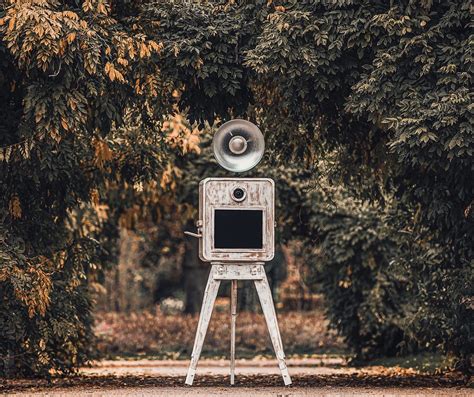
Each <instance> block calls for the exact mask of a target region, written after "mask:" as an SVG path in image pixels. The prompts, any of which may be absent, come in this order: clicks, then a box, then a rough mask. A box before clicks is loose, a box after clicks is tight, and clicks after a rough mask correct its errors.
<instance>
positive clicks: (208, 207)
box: [197, 178, 275, 263]
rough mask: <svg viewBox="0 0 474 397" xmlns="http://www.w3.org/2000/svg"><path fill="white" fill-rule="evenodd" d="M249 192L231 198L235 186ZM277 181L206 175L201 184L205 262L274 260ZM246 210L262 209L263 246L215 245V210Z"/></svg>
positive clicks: (200, 231) (200, 224)
mask: <svg viewBox="0 0 474 397" xmlns="http://www.w3.org/2000/svg"><path fill="white" fill-rule="evenodd" d="M238 187H240V188H242V189H244V190H245V191H246V193H247V194H246V197H245V199H243V200H242V201H235V200H234V199H232V191H233V190H234V189H235V188H238ZM274 201H275V183H274V182H273V180H272V179H269V178H206V179H204V180H202V181H201V182H200V184H199V220H198V222H197V225H198V234H200V235H202V238H201V239H200V240H199V256H200V258H201V260H203V261H205V262H233V263H239V262H261V261H263V262H266V261H270V260H272V259H273V255H274V250H275V248H274V239H275V236H274V235H275V231H274V228H275V214H274V207H275V202H274ZM216 209H245V210H252V209H253V210H262V211H263V217H264V221H263V246H262V248H261V249H240V248H239V249H217V248H214V211H215V210H216Z"/></svg>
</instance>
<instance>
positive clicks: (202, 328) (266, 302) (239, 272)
mask: <svg viewBox="0 0 474 397" xmlns="http://www.w3.org/2000/svg"><path fill="white" fill-rule="evenodd" d="M211 265H212V268H211V273H210V274H209V279H208V280H207V286H206V290H205V292H204V299H203V303H202V307H201V314H200V316H199V322H198V327H197V330H196V338H195V340H194V347H193V352H192V354H191V363H190V364H189V369H188V374H187V376H186V382H185V383H186V384H187V385H192V384H193V380H194V375H195V374H196V368H197V365H198V361H199V357H200V355H201V351H202V345H203V343H204V339H205V337H206V332H207V327H208V325H209V321H210V320H211V315H212V309H213V307H214V302H215V300H216V297H217V292H218V290H219V285H220V283H221V281H222V280H230V281H231V282H232V287H231V338H230V340H231V345H230V384H231V385H233V384H234V379H235V374H234V372H235V323H236V317H237V280H253V282H254V283H255V287H256V288H257V293H258V297H259V299H260V304H261V305H262V311H263V315H264V316H265V321H266V323H267V328H268V332H269V333H270V339H271V341H272V344H273V349H274V350H275V355H276V357H277V360H278V366H279V367H280V371H281V376H282V377H283V382H284V383H285V385H290V384H291V378H290V375H289V373H288V368H287V367H286V363H285V353H284V352H283V343H282V341H281V336H280V330H279V328H278V321H277V317H276V312H275V306H274V305H273V298H272V293H271V290H270V286H269V284H268V280H267V275H266V273H265V268H264V267H263V263H261V262H258V263H252V264H230V263H215V262H212V263H211Z"/></svg>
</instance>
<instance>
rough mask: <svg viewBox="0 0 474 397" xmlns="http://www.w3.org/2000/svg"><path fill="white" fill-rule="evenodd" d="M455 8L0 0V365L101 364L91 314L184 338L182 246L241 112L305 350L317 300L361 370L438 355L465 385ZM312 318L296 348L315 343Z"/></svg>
mask: <svg viewBox="0 0 474 397" xmlns="http://www.w3.org/2000/svg"><path fill="white" fill-rule="evenodd" d="M471 7H472V6H471V4H470V2H468V1H461V0H459V1H455V0H448V1H429V0H406V1H405V0H404V1H398V2H385V1H365V0H332V1H326V0H325V1H322V0H321V1H319V0H316V1H310V0H304V1H296V0H295V1H272V0H265V1H260V0H258V1H246V0H242V1H239V0H235V1H188V0H164V1H163V0H160V1H152V0H144V1H132V0H110V1H107V0H85V1H82V0H22V1H13V0H11V1H10V0H0V18H1V19H0V87H1V89H0V111H1V117H0V183H1V191H0V300H1V305H0V374H1V375H2V376H38V375H39V376H47V375H48V374H52V373H69V372H71V371H74V370H75V369H77V368H78V367H79V366H80V365H83V364H84V363H86V362H87V361H88V360H90V359H92V358H94V357H97V354H98V344H97V343H96V342H97V341H96V337H95V335H94V328H93V323H94V313H95V314H96V315H97V317H98V318H97V320H98V323H99V325H100V324H104V322H107V321H108V320H107V319H110V318H111V317H110V316H112V317H113V316H114V314H113V313H104V312H109V311H114V312H121V313H125V314H127V313H128V314H127V316H128V317H124V318H127V319H128V320H127V321H132V322H135V323H136V324H141V323H140V321H141V320H140V318H141V317H140V316H138V317H137V316H135V317H134V313H135V312H138V313H142V315H141V316H143V317H144V318H145V317H146V316H148V315H152V317H153V318H152V319H151V320H150V321H151V323H149V324H153V327H150V326H149V325H148V327H149V328H147V327H145V326H143V327H142V328H143V329H150V332H151V330H152V329H157V328H160V327H161V326H163V327H166V324H168V323H171V326H173V324H174V325H175V326H176V325H179V324H182V327H187V328H193V327H194V325H192V321H193V320H192V318H191V320H189V321H191V323H190V322H189V321H188V320H186V318H187V317H182V320H179V319H178V318H177V317H176V313H181V312H187V313H195V312H196V311H198V310H199V307H200V300H201V296H202V291H203V287H204V285H205V280H206V278H207V272H208V267H207V266H206V265H204V264H203V263H201V262H199V261H198V259H197V255H196V246H195V245H193V243H194V242H193V241H191V240H187V239H185V238H184V236H183V233H182V232H183V230H185V229H189V228H190V227H192V222H193V220H195V219H196V203H197V186H198V182H199V180H201V179H202V178H204V177H206V176H211V175H212V176H219V175H224V172H223V171H222V170H221V169H219V167H218V166H217V165H216V163H215V162H214V160H213V159H212V154H211V152H210V147H209V145H210V141H211V139H212V134H213V132H214V131H215V129H216V128H218V127H219V125H220V124H221V123H222V122H224V121H227V120H229V119H231V118H235V117H241V118H245V119H249V120H251V121H253V122H255V123H256V124H257V125H259V127H260V128H261V130H262V131H263V132H264V134H265V137H266V143H267V150H266V155H265V158H264V161H263V163H262V164H260V165H259V166H258V167H257V168H256V169H255V170H253V171H251V172H249V173H248V174H246V175H251V176H260V175H261V176H266V177H271V178H274V179H275V181H276V186H277V195H278V197H277V199H278V202H277V216H278V233H279V235H278V246H279V247H280V248H279V250H278V254H277V255H276V259H275V260H274V261H273V262H272V263H271V264H269V265H268V267H267V270H268V272H269V275H270V278H271V280H272V289H273V291H274V295H275V299H276V300H277V307H278V308H279V309H280V310H287V311H291V310H300V311H301V310H313V311H312V312H307V313H313V314H308V315H307V316H305V315H304V314H303V315H301V316H300V317H299V318H300V319H303V320H304V319H305V318H309V319H312V320H309V321H313V323H314V324H317V326H316V325H315V328H314V338H315V339H316V338H320V335H321V332H323V331H318V330H319V329H320V324H322V323H324V324H325V321H326V320H325V319H324V318H321V317H320V316H319V317H318V315H315V314H314V310H315V309H317V308H321V307H322V308H323V310H324V311H325V313H326V318H327V319H328V321H329V326H330V327H331V328H332V329H333V330H335V331H337V333H338V334H339V335H340V337H341V338H342V339H343V340H344V343H345V344H346V346H347V348H348V349H349V350H350V351H351V352H352V354H353V356H354V359H355V360H356V361H364V360H368V359H373V358H376V357H384V356H396V355H403V354H408V353H412V352H425V351H428V352H439V353H441V354H443V355H446V356H447V357H449V358H451V361H450V362H452V365H453V368H454V369H458V370H462V371H464V372H465V373H469V372H470V371H471V368H472V353H473V346H474V340H473V337H474V329H473V327H474V321H473V320H474V319H473V309H474V301H473V296H474V293H473V285H474V282H473V281H474V280H473V276H474V272H473V265H474V259H473V258H474V256H473V250H474V244H473V231H474V226H473V222H474V201H473V200H474V173H473V166H474V163H473V151H474V136H473V131H472V117H473V116H472V110H473V108H472V99H473V92H472V85H471V84H472V36H471V35H470V29H469V28H471V27H472V20H471V14H470V11H471ZM221 293H222V296H226V291H221ZM253 294H254V293H253V291H252V290H251V289H250V288H247V287H244V286H242V289H241V293H240V297H241V298H240V302H239V305H240V309H241V310H247V311H250V312H252V311H254V310H255V309H256V302H255V296H254V295H253ZM157 306H158V307H160V308H161V309H159V312H158V313H157V314H156V315H154V314H153V313H156V308H157ZM166 310H168V311H169V310H171V311H172V312H173V313H175V314H173V316H175V317H171V320H170V318H168V317H166V315H164V314H163V311H165V312H166ZM147 313H148V314H147ZM150 313H152V314H150ZM119 315H122V314H117V316H119ZM246 315H247V316H252V314H251V313H249V314H246ZM293 315H295V314H292V313H288V314H286V315H285V316H281V318H282V319H284V318H286V316H288V318H292V317H291V316H293ZM107 316H109V317H107ZM251 318H252V317H250V320H249V324H251V323H252V321H253V320H251ZM173 319H176V320H173ZM303 320H301V321H303ZM283 321H284V320H283ZM186 324H187V325H186ZM189 324H191V325H189ZM305 324H306V326H305V328H304V329H305V330H306V331H305V333H304V335H303V334H301V336H300V337H301V340H298V338H299V336H298V333H293V334H294V335H296V336H295V338H294V339H295V340H291V341H289V342H288V343H289V344H290V345H291V346H293V345H294V346H299V347H295V348H294V349H293V348H290V349H291V350H292V351H295V352H296V351H300V350H303V351H304V350H305V349H306V350H308V351H311V350H313V349H315V346H317V345H318V344H317V343H316V344H315V343H311V327H310V326H308V325H307V323H305ZM182 327H181V328H182ZM181 328H180V327H178V328H175V330H177V329H181ZM172 329H173V328H172ZM187 331H189V329H188V330H187ZM176 332H177V331H176ZM328 335H329V334H328ZM334 337H335V336H334ZM183 338H184V340H183V342H182V343H187V342H186V340H187V339H186V338H185V337H184V336H183ZM331 338H333V337H331ZM215 339H216V340H219V337H215ZM303 339H304V341H303ZM316 340H317V339H316ZM322 340H326V339H322ZM330 340H333V339H330ZM286 342H287V341H286V340H285V343H286ZM216 343H217V342H216ZM324 343H326V344H327V346H328V348H329V347H332V342H330V341H329V339H327V342H324ZM99 345H100V343H99ZM301 346H303V347H301ZM254 348H255V347H254ZM117 349H118V350H120V349H121V348H120V347H118V348H117ZM131 349H132V350H133V349H135V350H133V351H137V348H131ZM250 349H252V347H251V344H250ZM255 349H256V348H255ZM105 350H106V349H105ZM123 350H124V351H125V350H126V348H125V347H123ZM138 350H139V349H138ZM159 350H160V348H159V346H158V347H157V348H156V349H155V350H153V352H154V353H156V352H157V351H158V352H159ZM257 350H258V349H257Z"/></svg>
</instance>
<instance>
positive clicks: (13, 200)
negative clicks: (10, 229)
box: [9, 195, 22, 219]
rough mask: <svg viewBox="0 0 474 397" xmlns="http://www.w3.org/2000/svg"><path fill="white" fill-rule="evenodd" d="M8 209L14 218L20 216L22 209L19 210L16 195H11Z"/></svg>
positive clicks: (18, 201) (19, 206) (18, 200)
mask: <svg viewBox="0 0 474 397" xmlns="http://www.w3.org/2000/svg"><path fill="white" fill-rule="evenodd" d="M9 210H10V215H11V216H12V217H13V218H15V219H20V218H21V214H22V211H21V205H20V199H19V198H18V196H17V195H15V196H13V197H12V198H11V199H10V204H9Z"/></svg>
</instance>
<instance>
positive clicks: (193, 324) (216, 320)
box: [95, 307, 345, 359]
mask: <svg viewBox="0 0 474 397" xmlns="http://www.w3.org/2000/svg"><path fill="white" fill-rule="evenodd" d="M227 309H228V308H227V307H225V308H223V310H219V307H217V308H216V310H214V313H213V315H212V319H211V322H210V324H209V329H208V331H207V335H206V342H205V344H204V347H203V355H204V356H206V355H207V356H214V357H215V356H219V355H227V354H228V351H229V343H230V317H229V313H228V310H227ZM95 319H96V328H95V332H96V335H97V336H98V339H99V344H98V347H99V351H100V352H101V353H102V354H103V355H105V356H106V357H115V356H137V355H147V356H150V355H151V356H158V357H162V358H174V359H176V358H188V356H189V355H190V354H191V350H192V347H193V342H194V336H195V332H196V328H197V322H198V316H197V315H183V314H165V313H163V312H162V311H160V310H157V311H156V312H154V313H152V312H149V311H143V312H133V313H129V314H126V313H110V312H105V313H97V314H96V315H95ZM278 321H279V325H280V331H281V334H282V339H283V342H284V345H285V353H286V355H288V356H289V355H292V354H300V353H309V354H314V353H320V352H342V351H343V350H344V349H345V346H344V343H343V342H342V340H341V339H340V338H338V337H337V335H336V334H335V333H334V332H332V331H329V330H328V321H327V320H326V318H325V317H324V313H323V312H322V310H314V311H311V312H288V313H285V314H284V315H279V318H278ZM236 349H237V355H238V356H240V357H248V356H252V357H254V356H256V355H258V354H272V352H273V350H272V347H271V342H270V339H269V337H268V331H267V327H266V324H265V320H264V318H263V315H262V314H261V313H249V312H241V313H239V314H238V319H237V329H236Z"/></svg>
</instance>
